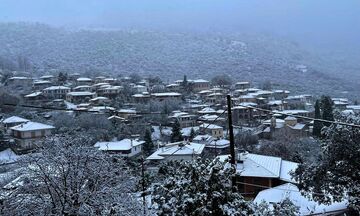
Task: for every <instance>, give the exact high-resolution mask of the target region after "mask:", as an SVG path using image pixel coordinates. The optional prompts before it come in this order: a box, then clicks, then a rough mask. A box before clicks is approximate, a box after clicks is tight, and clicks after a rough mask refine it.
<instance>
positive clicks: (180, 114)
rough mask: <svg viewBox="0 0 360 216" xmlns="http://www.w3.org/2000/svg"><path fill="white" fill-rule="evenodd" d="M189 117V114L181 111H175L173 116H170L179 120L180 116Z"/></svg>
mask: <svg viewBox="0 0 360 216" xmlns="http://www.w3.org/2000/svg"><path fill="white" fill-rule="evenodd" d="M185 115H189V113H187V112H181V111H174V112H173V114H172V115H171V116H170V118H178V117H180V116H185Z"/></svg>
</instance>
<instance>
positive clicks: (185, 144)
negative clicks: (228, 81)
mask: <svg viewBox="0 0 360 216" xmlns="http://www.w3.org/2000/svg"><path fill="white" fill-rule="evenodd" d="M56 79H57V77H55V76H52V75H47V76H42V77H39V78H38V79H36V80H34V79H30V78H27V77H12V78H10V79H9V83H8V85H9V86H12V87H13V88H14V89H21V90H28V91H32V92H28V93H27V94H23V98H24V102H25V103H27V104H36V105H39V104H40V105H41V104H49V103H51V104H52V105H53V106H55V105H59V106H64V107H65V108H66V109H68V110H71V111H74V112H76V111H77V110H88V111H93V112H95V113H96V112H99V113H100V112H102V113H107V114H108V119H109V120H114V121H121V122H125V123H131V122H133V121H137V120H138V119H141V118H142V113H141V112H138V111H137V110H136V105H138V104H147V103H150V102H151V101H156V102H160V103H161V102H171V101H176V102H178V103H180V104H181V108H180V109H179V110H175V111H172V112H170V113H168V114H167V118H168V120H169V121H168V122H169V125H165V126H161V125H158V124H154V125H152V128H153V134H152V137H153V139H154V140H153V141H154V142H155V143H156V148H155V149H154V151H153V152H152V153H151V154H150V155H149V156H148V157H147V158H146V160H148V161H149V166H152V167H156V166H157V165H158V164H159V163H161V162H162V161H168V160H193V159H194V158H197V157H205V156H206V155H208V154H211V155H213V156H217V157H219V158H220V159H221V160H226V159H227V158H228V152H229V148H230V142H229V140H228V139H227V137H228V129H227V105H226V104H227V103H226V95H228V94H230V95H231V96H232V98H231V99H232V104H233V107H232V108H231V110H232V118H233V122H234V126H235V128H237V129H239V131H238V132H241V131H242V130H243V129H246V130H248V131H251V133H252V134H254V135H257V136H258V137H259V138H260V139H273V138H274V137H276V136H278V135H279V134H282V135H284V134H285V135H286V136H295V137H307V136H311V134H312V125H313V122H312V121H310V120H307V119H303V118H301V116H305V117H313V116H314V108H313V104H314V98H313V97H312V96H311V95H290V92H289V91H288V90H264V89H259V88H254V87H253V86H252V85H251V83H250V82H238V83H235V84H234V85H231V86H221V87H220V86H213V85H211V84H210V82H209V81H207V80H203V79H196V80H187V81H186V86H191V88H190V89H191V93H187V92H186V91H184V86H185V84H184V81H183V80H178V81H175V82H174V83H168V84H154V85H152V86H151V85H150V84H149V81H148V80H141V81H140V82H136V83H132V82H131V81H130V78H129V77H124V78H122V79H115V78H109V77H102V76H101V77H95V78H93V79H92V78H86V77H80V75H79V74H73V75H70V76H69V80H68V82H67V83H66V84H63V85H58V83H57V81H56ZM126 88H131V92H132V95H131V100H132V101H131V102H132V103H129V104H127V105H126V106H124V107H113V106H110V105H111V104H113V103H112V101H113V100H115V98H117V97H118V96H119V95H121V94H122V93H123V91H128V90H129V89H126ZM333 102H334V107H335V108H336V109H339V110H342V111H343V112H348V113H354V112H360V106H359V105H352V103H351V102H350V101H349V100H347V99H345V98H333ZM173 124H179V125H180V128H181V133H182V135H183V137H184V140H183V141H179V142H174V143H171V142H169V141H164V139H161V138H160V137H166V136H167V137H170V136H171V125H173ZM0 125H1V130H3V131H4V133H5V134H7V135H8V136H9V137H11V139H12V140H13V146H12V149H13V150H14V151H15V152H19V153H21V152H23V151H28V150H30V149H34V148H36V147H37V146H38V145H40V143H41V142H40V141H41V140H42V139H44V138H45V137H47V136H49V135H51V133H52V131H53V129H54V127H53V126H52V125H48V124H44V123H39V122H33V121H30V120H28V119H25V118H22V117H18V116H11V117H7V118H3V119H2V120H1V121H0ZM192 131H194V132H195V135H194V134H192ZM167 140H169V139H167ZM144 143H145V141H143V140H140V139H139V138H130V139H123V140H119V141H99V142H97V143H96V144H95V147H97V148H99V150H101V151H105V152H108V153H111V154H119V155H121V156H123V157H126V158H132V157H137V156H139V155H142V152H143V145H144ZM236 164H237V165H236V169H237V183H238V184H237V185H238V187H239V190H240V192H241V193H242V195H243V196H244V197H246V198H249V199H254V200H255V201H257V202H260V201H261V200H265V201H268V202H269V203H272V202H279V201H281V199H282V198H283V197H284V196H285V195H284V194H291V196H289V197H290V198H291V199H292V201H293V202H294V203H296V204H299V205H301V211H302V213H303V214H304V215H311V214H315V213H319V212H320V213H321V212H328V211H330V209H331V212H332V213H341V212H343V211H345V210H346V203H334V204H333V205H330V206H324V205H319V204H316V203H315V202H312V201H310V200H309V199H308V198H305V197H303V196H302V195H301V194H300V193H299V191H298V189H297V187H296V182H295V181H294V180H293V179H292V177H291V175H290V173H291V172H292V171H294V170H295V169H296V168H297V166H298V164H297V163H294V162H291V161H286V160H283V159H281V158H279V157H271V156H266V155H256V154H251V153H248V152H242V151H239V152H237V156H236ZM271 194H276V196H275V197H272V196H271Z"/></svg>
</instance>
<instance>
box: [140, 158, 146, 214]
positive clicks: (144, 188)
mask: <svg viewBox="0 0 360 216" xmlns="http://www.w3.org/2000/svg"><path fill="white" fill-rule="evenodd" d="M141 178H142V181H141V186H142V198H143V207H144V215H146V193H145V190H146V186H145V166H144V155H143V156H142V157H141Z"/></svg>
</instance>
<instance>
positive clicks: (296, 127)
mask: <svg viewBox="0 0 360 216" xmlns="http://www.w3.org/2000/svg"><path fill="white" fill-rule="evenodd" d="M288 127H290V128H292V129H294V130H302V129H304V128H305V127H306V125H305V124H301V123H297V124H296V125H294V126H290V125H288Z"/></svg>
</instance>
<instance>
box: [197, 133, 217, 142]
mask: <svg viewBox="0 0 360 216" xmlns="http://www.w3.org/2000/svg"><path fill="white" fill-rule="evenodd" d="M212 140H214V137H213V136H211V135H208V134H205V135H197V136H196V137H194V139H193V141H194V142H211V141H212Z"/></svg>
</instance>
